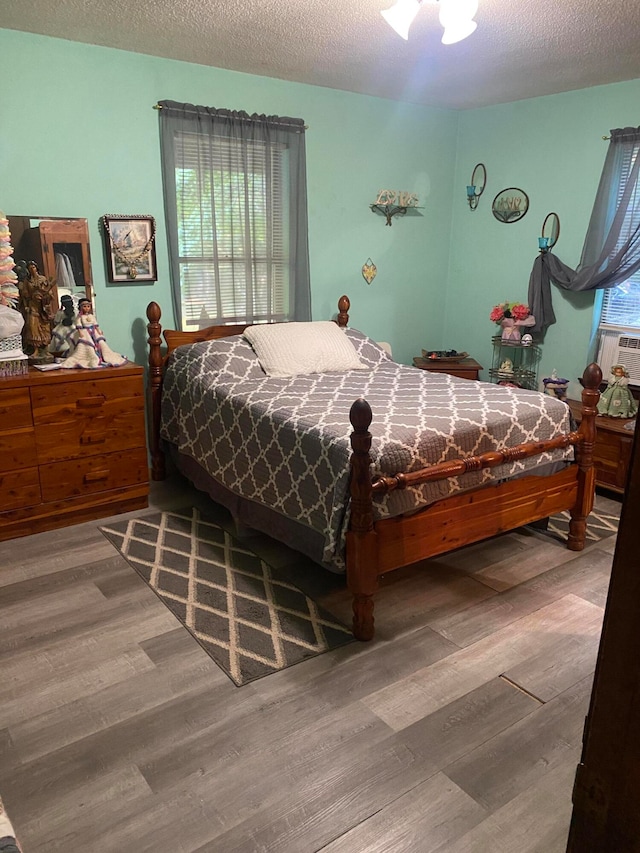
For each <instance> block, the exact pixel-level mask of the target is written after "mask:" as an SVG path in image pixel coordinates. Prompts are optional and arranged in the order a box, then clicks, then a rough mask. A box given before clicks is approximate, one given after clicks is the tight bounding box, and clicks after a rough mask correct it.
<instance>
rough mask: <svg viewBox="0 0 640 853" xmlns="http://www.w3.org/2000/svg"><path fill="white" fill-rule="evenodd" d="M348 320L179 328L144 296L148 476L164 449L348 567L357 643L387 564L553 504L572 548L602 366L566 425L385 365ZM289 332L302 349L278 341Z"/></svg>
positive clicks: (250, 516) (589, 377)
mask: <svg viewBox="0 0 640 853" xmlns="http://www.w3.org/2000/svg"><path fill="white" fill-rule="evenodd" d="M349 309H350V302H349V299H348V298H347V297H346V296H343V297H341V299H340V300H339V302H338V314H337V319H336V321H335V322H327V323H310V324H304V326H302V325H301V324H278V327H276V326H272V327H268V326H260V327H258V326H253V327H249V328H247V327H245V326H211V327H208V328H206V329H201V330H198V331H195V332H180V331H175V330H170V329H165V330H164V331H163V329H162V327H161V324H160V320H161V309H160V307H159V305H158V304H157V303H155V302H151V303H150V304H149V306H148V308H147V319H148V321H149V322H148V332H149V391H150V415H151V416H150V446H151V461H152V477H153V479H156V480H160V479H163V478H164V477H165V476H166V461H165V454H170V456H171V459H172V460H173V462H174V463H175V465H176V466H177V468H178V469H179V470H180V471H181V472H182V473H183V474H184V475H185V476H187V477H188V478H189V479H190V480H191V481H192V482H193V483H194V484H195V485H196V486H197V487H198V488H199V489H202V490H204V491H206V492H207V493H208V494H209V495H210V496H211V497H212V498H213V500H215V501H216V502H218V503H221V504H222V505H224V506H226V507H227V508H228V509H229V510H230V511H231V513H232V514H233V516H234V518H235V519H236V520H237V521H238V522H239V523H242V524H244V525H247V526H249V527H252V528H255V529H257V530H261V531H263V532H266V533H269V534H270V535H271V536H273V537H274V538H276V539H280V540H281V541H283V542H285V543H286V544H288V545H290V546H291V547H293V548H295V549H297V550H299V551H301V552H303V553H305V554H307V555H308V556H310V557H311V558H312V559H313V560H315V561H316V562H318V563H321V564H323V565H324V566H325V567H327V568H329V569H331V570H333V571H344V572H345V573H346V579H347V586H348V588H349V590H350V592H351V594H352V596H353V633H354V636H355V637H356V638H358V639H360V640H371V639H372V638H373V636H374V595H375V592H376V589H377V586H378V582H379V578H380V576H381V575H383V574H385V573H387V572H389V571H392V570H393V569H397V568H400V567H402V566H406V565H409V564H411V563H415V562H417V561H420V560H424V559H426V558H429V557H434V556H436V555H438V554H442V553H445V552H447V551H450V550H453V549H456V548H459V547H461V546H463V545H467V544H470V543H473V542H477V541H480V540H482V539H486V538H489V537H491V536H494V535H496V534H499V533H503V532H506V531H508V530H513V529H515V528H517V527H520V526H522V525H525V524H530V523H533V522H536V521H540V520H542V519H544V518H546V517H548V516H550V515H552V514H554V513H556V512H559V511H561V510H568V511H569V512H570V514H571V521H570V530H569V535H568V539H567V547H568V548H570V549H571V550H575V551H579V550H581V549H582V548H583V547H584V543H585V535H586V520H587V516H588V514H589V512H590V511H591V509H592V506H593V498H594V486H595V472H594V467H593V447H594V442H595V431H596V426H595V423H596V414H597V409H596V406H597V402H598V398H599V391H598V388H599V385H600V382H601V380H602V374H601V371H600V369H599V367H598V366H597V365H596V364H592V365H589V366H588V367H587V368H586V370H585V372H584V375H583V378H582V384H583V392H582V419H581V422H580V426H579V428H578V429H574V428H572V422H571V417H570V411H569V408H568V407H567V406H566V405H565V404H564V403H563V402H561V401H559V400H557V399H555V398H553V397H551V396H549V395H544V394H539V393H538V392H533V391H525V390H522V389H515V388H511V387H504V386H501V385H496V384H493V383H485V382H475V381H470V380H466V379H458V378H455V377H451V376H448V375H447V374H436V373H429V372H427V371H423V370H419V369H417V368H414V367H407V366H404V365H398V364H396V363H395V362H394V361H393V360H392V359H391V357H390V356H389V355H388V353H387V351H386V350H385V349H384V348H382V347H380V346H379V345H377V344H376V343H375V342H374V341H372V340H371V339H370V338H368V337H367V336H366V335H364V334H363V333H361V332H359V331H358V330H355V329H351V328H350V327H349V323H348V321H349V314H348V312H349ZM285 327H286V328H285ZM320 327H322V328H320ZM301 330H302V331H303V332H304V334H305V338H304V340H305V346H304V347H302V348H301V347H299V346H297V345H296V346H297V348H296V346H294V344H295V339H291V340H288V342H286V345H283V346H281V342H282V340H283V336H289V338H291V335H293V334H294V333H297V334H300V333H301ZM316 334H317V335H318V336H319V337H318V341H316ZM336 336H338V337H339V338H340V339H338V338H337V337H336ZM163 338H164V341H163ZM325 338H326V339H325ZM292 340H293V341H294V343H292ZM274 341H275V354H274V352H273V351H272V347H273V342H274ZM316 343H317V347H316ZM165 344H166V347H165ZM283 353H284V367H283V366H282V364H283V362H282V358H283ZM354 354H355V360H352V356H353V355H354ZM272 356H273V358H272ZM305 361H307V362H308V363H307V365H306V367H305V366H304V362H305ZM291 364H293V367H291ZM265 371H266V372H265ZM282 371H284V372H282ZM287 371H293V372H292V373H288V372H287ZM298 371H301V372H298ZM374 413H375V416H374ZM238 451H240V452H238Z"/></svg>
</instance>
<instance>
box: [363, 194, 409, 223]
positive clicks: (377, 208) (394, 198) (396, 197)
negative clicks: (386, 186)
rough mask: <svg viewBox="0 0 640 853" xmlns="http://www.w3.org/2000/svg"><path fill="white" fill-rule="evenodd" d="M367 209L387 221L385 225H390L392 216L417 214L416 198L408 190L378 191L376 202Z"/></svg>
mask: <svg viewBox="0 0 640 853" xmlns="http://www.w3.org/2000/svg"><path fill="white" fill-rule="evenodd" d="M369 207H370V208H371V210H372V211H373V212H374V213H381V214H382V215H383V216H384V217H385V218H386V220H387V221H386V224H387V225H391V219H392V218H393V217H394V216H405V215H406V213H407V212H409V211H411V212H415V213H417V212H418V196H417V195H416V193H412V192H409V191H408V190H378V195H377V198H376V200H375V201H374V202H373V204H370V205H369ZM418 215H420V214H418Z"/></svg>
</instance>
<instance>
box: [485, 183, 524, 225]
mask: <svg viewBox="0 0 640 853" xmlns="http://www.w3.org/2000/svg"><path fill="white" fill-rule="evenodd" d="M527 210H529V196H528V195H527V194H526V192H525V191H524V190H521V189H518V187H507V189H506V190H500V192H499V193H498V195H497V196H496V197H495V198H494V200H493V202H492V204H491V212H492V213H493V215H494V216H495V218H496V219H497V220H498V221H500V222H505V223H509V222H517V221H518V220H519V219H522V217H523V216H524V215H525V213H526V212H527Z"/></svg>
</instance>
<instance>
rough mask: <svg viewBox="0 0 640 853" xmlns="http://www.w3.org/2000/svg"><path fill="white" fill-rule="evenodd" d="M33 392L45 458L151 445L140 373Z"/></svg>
mask: <svg viewBox="0 0 640 853" xmlns="http://www.w3.org/2000/svg"><path fill="white" fill-rule="evenodd" d="M103 375H104V374H103ZM31 395H32V403H33V421H34V425H35V431H36V444H37V448H38V461H39V462H40V464H43V463H49V462H57V461H61V460H64V459H74V458H77V457H79V456H83V455H86V454H99V453H101V452H104V451H105V450H106V449H107V448H108V449H109V451H114V450H116V451H117V450H126V449H129V448H134V447H144V446H145V443H146V442H145V426H144V397H143V393H142V383H141V381H140V378H139V377H114V378H113V379H108V378H101V379H87V380H84V381H82V382H68V383H66V384H58V385H57V386H52V387H42V388H32V389H31Z"/></svg>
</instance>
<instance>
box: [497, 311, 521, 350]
mask: <svg viewBox="0 0 640 853" xmlns="http://www.w3.org/2000/svg"><path fill="white" fill-rule="evenodd" d="M500 326H501V327H502V340H503V341H504V342H505V343H511V344H519V343H520V329H519V328H518V327H517V326H516V321H515V320H514V319H513V318H511V317H505V318H504V320H501V321H500Z"/></svg>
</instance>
